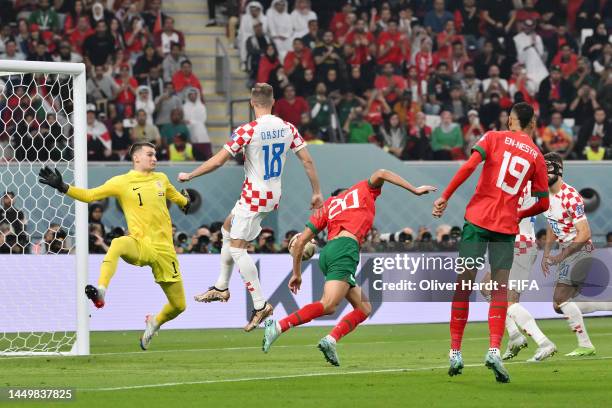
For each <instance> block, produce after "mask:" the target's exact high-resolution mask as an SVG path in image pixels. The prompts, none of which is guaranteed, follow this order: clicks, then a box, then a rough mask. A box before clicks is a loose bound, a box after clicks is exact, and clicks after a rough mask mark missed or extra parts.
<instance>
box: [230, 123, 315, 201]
mask: <svg viewBox="0 0 612 408" xmlns="http://www.w3.org/2000/svg"><path fill="white" fill-rule="evenodd" d="M305 146H306V142H304V139H302V137H301V136H300V134H299V132H298V131H297V129H296V128H295V126H293V125H292V124H291V123H288V122H285V121H284V120H282V119H280V118H278V117H276V116H274V115H264V116H261V117H259V118H258V119H257V120H254V121H253V122H250V123H247V124H245V125H242V126H240V127H238V128H237V129H236V130H235V131H234V133H233V135H232V140H231V141H229V142H228V143H227V144H226V145H225V146H224V148H225V149H226V150H227V151H228V152H230V154H231V155H232V156H235V155H236V154H238V153H240V152H244V172H245V179H244V183H243V184H242V193H241V195H240V200H239V205H240V206H242V207H243V208H244V209H246V210H249V211H252V212H269V211H272V210H275V209H276V208H277V207H278V203H279V201H280V198H281V177H282V174H283V169H284V167H285V166H284V165H285V161H286V159H287V152H288V151H289V150H292V151H293V152H294V153H297V152H298V151H299V150H300V149H302V148H304V147H305Z"/></svg>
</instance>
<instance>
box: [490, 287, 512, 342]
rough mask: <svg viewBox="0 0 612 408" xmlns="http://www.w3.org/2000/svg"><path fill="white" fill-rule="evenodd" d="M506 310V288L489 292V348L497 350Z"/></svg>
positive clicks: (502, 334) (502, 332)
mask: <svg viewBox="0 0 612 408" xmlns="http://www.w3.org/2000/svg"><path fill="white" fill-rule="evenodd" d="M507 310H508V290H507V288H506V287H501V288H499V289H496V290H493V291H491V304H490V305H489V347H491V348H499V346H500V345H501V341H502V338H503V337H504V329H505V327H506V311H507Z"/></svg>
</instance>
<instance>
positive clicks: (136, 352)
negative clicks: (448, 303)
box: [0, 333, 612, 362]
mask: <svg viewBox="0 0 612 408" xmlns="http://www.w3.org/2000/svg"><path fill="white" fill-rule="evenodd" d="M610 335H612V333H610ZM590 336H591V337H592V336H593V335H592V334H590ZM488 339H489V338H488V337H471V338H465V339H463V341H480V340H488ZM439 341H442V342H448V339H420V340H419V339H406V340H398V341H364V342H352V343H345V344H350V345H353V346H354V345H357V346H358V345H369V344H402V343H427V342H439ZM302 347H315V345H314V344H292V345H278V346H274V348H275V349H278V348H302ZM240 350H261V346H242V347H218V348H214V347H207V348H193V349H172V350H147V351H142V350H139V351H117V352H110V353H93V354H89V355H87V356H62V355H59V354H58V355H44V356H43V355H35V354H34V355H31V356H14V357H2V356H0V362H2V361H4V360H15V359H24V358H41V357H52V358H56V357H64V358H87V357H101V356H124V355H140V356H146V355H149V354H161V353H195V352H206V351H240Z"/></svg>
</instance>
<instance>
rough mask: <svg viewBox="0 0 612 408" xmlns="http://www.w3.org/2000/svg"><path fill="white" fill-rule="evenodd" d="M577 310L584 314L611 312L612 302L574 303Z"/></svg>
mask: <svg viewBox="0 0 612 408" xmlns="http://www.w3.org/2000/svg"><path fill="white" fill-rule="evenodd" d="M575 303H576V305H577V306H578V309H580V311H581V312H582V314H585V313H593V312H609V311H612V302H575Z"/></svg>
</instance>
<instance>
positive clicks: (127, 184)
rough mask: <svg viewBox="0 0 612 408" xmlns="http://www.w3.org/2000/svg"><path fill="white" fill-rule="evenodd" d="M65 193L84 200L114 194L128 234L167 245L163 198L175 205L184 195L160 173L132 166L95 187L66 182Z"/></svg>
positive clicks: (167, 215)
mask: <svg viewBox="0 0 612 408" xmlns="http://www.w3.org/2000/svg"><path fill="white" fill-rule="evenodd" d="M66 194H67V195H68V196H69V197H72V198H74V199H75V200H79V201H84V202H86V203H90V202H92V201H98V200H102V199H104V198H107V197H115V198H116V199H117V200H119V204H120V205H121V208H122V209H123V214H124V215H125V219H126V221H127V226H128V231H129V234H130V236H132V237H134V238H136V239H142V238H149V239H150V241H151V244H153V245H160V246H169V247H174V245H173V241H172V220H171V219H170V213H169V212H168V207H167V205H166V199H168V200H170V201H172V202H173V203H175V204H177V205H178V206H179V207H183V206H184V205H186V204H187V198H186V197H184V196H183V195H182V194H181V193H179V192H178V191H177V190H176V188H174V186H173V185H172V183H170V180H168V176H166V175H165V174H164V173H158V172H152V173H149V174H145V173H141V172H138V171H135V170H130V171H129V172H127V173H126V174H122V175H120V176H115V177H113V178H111V179H109V180H108V181H107V182H106V183H104V184H103V185H101V186H99V187H96V188H91V189H83V188H78V187H74V186H70V187H69V188H68V192H67V193H66Z"/></svg>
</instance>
